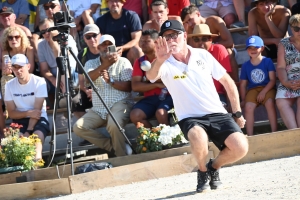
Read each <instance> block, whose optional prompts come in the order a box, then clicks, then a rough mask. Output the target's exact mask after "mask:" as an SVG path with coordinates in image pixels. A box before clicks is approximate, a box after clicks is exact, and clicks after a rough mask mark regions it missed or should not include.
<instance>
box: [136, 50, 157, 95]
mask: <svg viewBox="0 0 300 200" xmlns="http://www.w3.org/2000/svg"><path fill="white" fill-rule="evenodd" d="M145 60H148V61H149V62H152V61H153V60H151V61H150V60H149V59H148V57H147V56H146V55H145ZM133 76H141V77H143V76H146V73H145V72H144V71H143V70H142V69H141V66H140V61H139V59H136V61H135V62H134V64H133V71H132V77H133ZM160 92H161V89H160V88H155V89H152V90H149V91H147V92H144V96H145V97H148V96H153V95H159V94H160Z"/></svg>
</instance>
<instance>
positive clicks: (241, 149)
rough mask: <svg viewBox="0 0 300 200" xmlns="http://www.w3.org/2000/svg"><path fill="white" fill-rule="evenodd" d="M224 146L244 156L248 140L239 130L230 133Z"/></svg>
mask: <svg viewBox="0 0 300 200" xmlns="http://www.w3.org/2000/svg"><path fill="white" fill-rule="evenodd" d="M225 144H226V146H227V147H228V148H229V149H230V150H231V151H233V152H234V153H235V154H239V155H240V156H241V157H243V156H245V155H246V154H247V152H248V149H249V144H248V140H247V138H246V136H245V135H243V134H242V133H239V132H235V133H232V134H231V135H229V136H228V138H227V139H226V140H225Z"/></svg>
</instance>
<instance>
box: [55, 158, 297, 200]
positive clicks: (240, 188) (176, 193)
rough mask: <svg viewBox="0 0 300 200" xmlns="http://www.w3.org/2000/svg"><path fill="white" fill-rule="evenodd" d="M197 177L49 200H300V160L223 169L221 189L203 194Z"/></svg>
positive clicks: (179, 176) (188, 175)
mask: <svg viewBox="0 0 300 200" xmlns="http://www.w3.org/2000/svg"><path fill="white" fill-rule="evenodd" d="M162 167H163V166H162ZM196 177H197V174H196V173H195V172H193V173H187V174H182V175H178V176H172V177H168V178H160V179H155V180H149V181H144V182H137V183H132V184H129V185H123V186H117V187H110V188H105V189H99V190H95V191H88V192H84V193H80V194H72V195H68V196H61V197H55V198H50V199H51V200H90V199H97V200H98V199H121V198H122V199H212V198H213V199H222V200H225V199H230V200H232V199H239V200H240V199H264V200H266V199H272V200H273V199H299V200H300V156H294V157H290V158H283V159H276V160H269V161H264V162H258V163H252V164H244V165H238V166H232V167H226V168H223V169H221V172H220V177H221V180H222V182H223V187H222V188H220V189H218V190H211V191H207V192H205V193H199V194H198V193H196V192H195V189H196V184H197V183H196V179H197V178H196Z"/></svg>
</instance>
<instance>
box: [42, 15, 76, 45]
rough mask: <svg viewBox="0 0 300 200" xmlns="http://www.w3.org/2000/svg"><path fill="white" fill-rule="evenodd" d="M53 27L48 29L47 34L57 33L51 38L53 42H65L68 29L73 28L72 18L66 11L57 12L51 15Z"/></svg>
mask: <svg viewBox="0 0 300 200" xmlns="http://www.w3.org/2000/svg"><path fill="white" fill-rule="evenodd" d="M53 21H54V26H53V27H50V28H48V30H47V32H51V31H54V30H57V31H58V32H59V33H62V34H58V35H57V36H55V37H53V40H54V41H61V40H67V39H68V34H69V31H70V28H75V27H76V24H75V23H74V18H73V17H72V16H71V15H70V14H69V12H66V11H58V12H56V13H54V14H53Z"/></svg>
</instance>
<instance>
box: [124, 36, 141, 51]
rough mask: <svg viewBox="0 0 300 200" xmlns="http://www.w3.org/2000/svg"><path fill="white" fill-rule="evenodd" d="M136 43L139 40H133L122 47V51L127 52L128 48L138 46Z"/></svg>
mask: <svg viewBox="0 0 300 200" xmlns="http://www.w3.org/2000/svg"><path fill="white" fill-rule="evenodd" d="M138 41H139V39H133V40H131V41H129V42H128V43H126V44H124V45H122V48H123V51H124V50H125V51H127V50H129V49H130V48H132V47H134V46H135V45H137V44H138Z"/></svg>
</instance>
